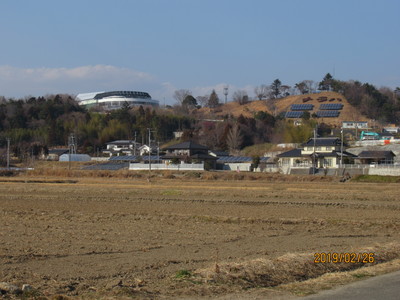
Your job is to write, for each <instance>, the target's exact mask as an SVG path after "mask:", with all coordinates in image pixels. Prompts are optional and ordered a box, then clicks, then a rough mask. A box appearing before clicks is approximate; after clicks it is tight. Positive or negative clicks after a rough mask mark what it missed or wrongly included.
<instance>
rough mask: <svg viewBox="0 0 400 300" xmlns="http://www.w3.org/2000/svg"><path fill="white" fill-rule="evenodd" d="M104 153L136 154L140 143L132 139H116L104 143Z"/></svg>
mask: <svg viewBox="0 0 400 300" xmlns="http://www.w3.org/2000/svg"><path fill="white" fill-rule="evenodd" d="M106 145H107V148H106V149H105V150H103V153H104V154H107V155H109V156H113V155H136V154H137V151H138V148H139V147H140V144H139V143H137V142H135V141H132V140H117V141H112V142H109V143H107V144H106Z"/></svg>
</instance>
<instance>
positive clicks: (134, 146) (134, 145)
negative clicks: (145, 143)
mask: <svg viewBox="0 0 400 300" xmlns="http://www.w3.org/2000/svg"><path fill="white" fill-rule="evenodd" d="M133 155H135V156H136V131H135V141H134V144H133Z"/></svg>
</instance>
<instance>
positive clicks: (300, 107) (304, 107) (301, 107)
mask: <svg viewBox="0 0 400 300" xmlns="http://www.w3.org/2000/svg"><path fill="white" fill-rule="evenodd" d="M290 108H291V110H297V111H299V110H313V109H314V105H313V104H292V105H291V107H290Z"/></svg>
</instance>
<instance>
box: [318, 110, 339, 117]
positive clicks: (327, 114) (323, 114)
mask: <svg viewBox="0 0 400 300" xmlns="http://www.w3.org/2000/svg"><path fill="white" fill-rule="evenodd" d="M339 114H340V111H337V110H322V111H317V117H318V118H337V117H339Z"/></svg>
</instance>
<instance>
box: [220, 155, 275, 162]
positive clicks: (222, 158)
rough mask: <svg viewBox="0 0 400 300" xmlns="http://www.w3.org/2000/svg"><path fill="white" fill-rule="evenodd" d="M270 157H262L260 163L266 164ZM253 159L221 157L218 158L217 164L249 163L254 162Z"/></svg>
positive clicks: (246, 157)
mask: <svg viewBox="0 0 400 300" xmlns="http://www.w3.org/2000/svg"><path fill="white" fill-rule="evenodd" d="M268 159H269V157H260V162H265V161H267V160H268ZM252 161H253V158H252V157H249V156H221V157H219V158H218V160H217V163H247V162H250V163H251V162H252Z"/></svg>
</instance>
